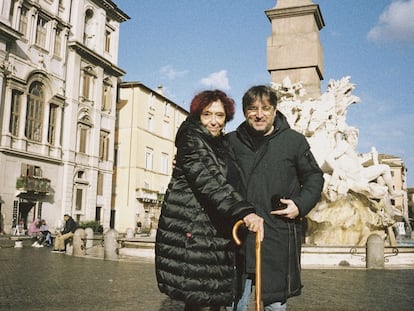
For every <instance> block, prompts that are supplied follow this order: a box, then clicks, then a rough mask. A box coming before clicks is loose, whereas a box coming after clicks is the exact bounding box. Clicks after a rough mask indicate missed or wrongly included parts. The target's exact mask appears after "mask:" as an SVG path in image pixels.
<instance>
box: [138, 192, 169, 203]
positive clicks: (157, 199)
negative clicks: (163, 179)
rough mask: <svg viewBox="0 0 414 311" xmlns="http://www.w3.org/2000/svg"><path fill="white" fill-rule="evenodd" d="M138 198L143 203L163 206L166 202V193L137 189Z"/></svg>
mask: <svg viewBox="0 0 414 311" xmlns="http://www.w3.org/2000/svg"><path fill="white" fill-rule="evenodd" d="M135 191H136V198H137V199H138V201H140V202H142V203H150V204H158V205H161V203H162V201H163V200H164V193H159V192H158V191H155V190H149V189H144V188H139V189H136V190H135Z"/></svg>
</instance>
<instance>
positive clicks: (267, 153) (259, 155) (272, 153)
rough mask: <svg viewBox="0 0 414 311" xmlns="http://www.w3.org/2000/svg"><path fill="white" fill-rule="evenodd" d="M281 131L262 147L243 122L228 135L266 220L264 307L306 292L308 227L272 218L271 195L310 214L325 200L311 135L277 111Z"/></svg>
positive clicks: (251, 251)
mask: <svg viewBox="0 0 414 311" xmlns="http://www.w3.org/2000/svg"><path fill="white" fill-rule="evenodd" d="M274 127H275V131H274V132H273V133H272V134H270V135H269V136H267V137H266V139H265V140H264V141H263V143H262V144H260V145H259V146H258V147H256V146H255V144H254V143H253V141H252V137H251V134H249V133H248V129H247V124H246V123H245V122H244V123H242V124H241V125H240V126H239V128H238V129H237V131H236V132H232V133H230V134H229V135H227V137H228V140H229V142H230V145H231V146H232V148H233V149H234V152H235V154H237V162H238V165H239V166H240V168H241V169H242V172H243V177H244V178H243V180H244V181H245V185H244V188H245V189H246V191H245V193H243V192H242V194H243V195H245V198H246V199H247V200H248V201H249V202H252V203H253V204H254V205H255V207H256V210H257V214H258V215H260V216H262V217H263V218H264V220H265V227H264V241H263V243H262V299H263V303H264V305H268V304H270V303H273V302H277V301H278V302H284V301H286V299H287V298H289V297H291V296H295V295H299V294H300V293H301V288H302V284H301V279H300V254H301V238H302V224H301V219H300V217H298V218H297V219H296V220H290V221H289V220H286V219H284V218H282V217H278V216H274V215H271V214H270V212H271V210H272V209H271V197H272V196H273V195H274V194H280V195H282V196H285V197H287V198H290V199H292V200H293V201H294V202H295V204H296V205H297V206H298V208H299V210H300V216H301V217H303V216H305V215H306V214H307V213H308V212H309V211H310V210H311V209H312V208H313V207H314V205H315V204H316V203H317V202H318V200H319V199H320V195H321V191H322V187H323V182H324V180H323V175H322V171H321V170H320V168H319V166H318V164H317V162H316V161H315V159H314V157H313V155H312V153H311V152H310V147H309V144H308V143H307V141H306V139H305V137H304V136H303V135H301V134H299V133H298V132H296V131H294V130H292V129H290V127H289V124H288V123H287V121H286V118H285V116H283V114H281V113H279V112H277V115H276V118H275V123H274ZM254 243H255V241H254V234H249V236H248V239H247V241H245V242H244V245H245V247H246V249H245V252H246V253H245V260H244V261H243V260H242V262H244V264H245V266H244V267H241V268H240V270H241V271H247V272H249V273H254V272H255V247H254Z"/></svg>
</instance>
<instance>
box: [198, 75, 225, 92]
mask: <svg viewBox="0 0 414 311" xmlns="http://www.w3.org/2000/svg"><path fill="white" fill-rule="evenodd" d="M200 82H201V84H203V85H205V86H207V87H210V88H218V89H221V90H223V91H226V90H229V89H230V84H229V79H228V78H227V70H220V71H218V72H213V73H212V74H210V75H209V76H208V77H207V78H203V79H201V81H200Z"/></svg>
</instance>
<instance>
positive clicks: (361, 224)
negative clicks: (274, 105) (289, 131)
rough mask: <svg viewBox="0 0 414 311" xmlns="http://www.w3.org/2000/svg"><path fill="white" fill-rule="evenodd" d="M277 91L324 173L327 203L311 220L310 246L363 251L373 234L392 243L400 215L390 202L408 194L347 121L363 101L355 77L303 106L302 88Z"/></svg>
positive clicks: (276, 86) (283, 86)
mask: <svg viewBox="0 0 414 311" xmlns="http://www.w3.org/2000/svg"><path fill="white" fill-rule="evenodd" d="M272 87H273V88H274V89H275V90H276V91H277V93H278V96H279V98H280V102H279V104H278V109H279V110H280V111H281V112H282V113H283V114H285V116H286V117H287V119H288V122H289V124H290V126H291V127H292V128H294V129H295V130H297V131H299V132H301V133H302V134H304V135H305V136H306V137H307V139H308V141H309V144H310V146H311V149H312V152H313V154H314V155H315V158H316V160H317V162H318V164H319V165H320V167H321V168H322V170H323V172H324V178H325V186H324V190H323V195H322V199H321V200H320V202H319V203H318V204H317V206H316V207H315V208H314V209H313V210H312V211H311V212H310V213H309V215H308V216H307V225H308V228H307V233H306V243H309V244H314V245H364V244H365V243H366V241H367V239H368V236H369V235H370V234H372V233H378V234H381V235H382V236H383V237H384V238H386V237H387V236H388V237H389V238H390V241H391V238H392V237H390V236H389V235H390V234H392V230H390V228H391V227H392V226H393V225H394V223H395V221H394V216H395V215H396V210H395V209H393V206H392V204H391V199H393V198H396V197H398V196H403V195H404V193H403V192H402V191H395V189H394V185H393V180H392V176H391V169H390V167H389V166H388V165H386V164H380V163H379V161H378V153H377V151H376V148H375V147H372V148H371V151H370V152H369V153H366V154H359V153H358V152H357V149H356V148H357V144H358V136H359V131H358V129H357V128H355V127H352V126H349V125H348V124H347V121H346V114H347V110H348V108H349V107H350V106H351V105H352V104H356V103H358V102H359V101H360V99H359V98H358V97H356V96H354V95H352V91H353V90H354V88H355V85H354V84H352V83H350V77H349V76H347V77H344V78H342V79H341V80H331V81H329V83H328V88H327V91H326V92H325V93H323V94H322V95H321V96H320V97H319V98H316V99H307V100H304V101H302V100H301V97H302V96H303V94H305V90H303V88H302V84H301V83H300V82H297V83H292V82H291V81H290V80H289V78H285V79H284V81H283V83H282V84H276V83H273V84H272ZM367 161H369V162H368V163H372V164H371V165H366V164H365V163H367ZM364 164H365V165H364Z"/></svg>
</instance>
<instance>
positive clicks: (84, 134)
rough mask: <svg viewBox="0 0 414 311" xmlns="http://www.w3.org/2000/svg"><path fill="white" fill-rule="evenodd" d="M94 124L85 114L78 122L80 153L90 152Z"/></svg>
mask: <svg viewBox="0 0 414 311" xmlns="http://www.w3.org/2000/svg"><path fill="white" fill-rule="evenodd" d="M92 125H93V124H92V122H91V120H90V118H89V116H88V115H87V114H85V115H84V116H83V117H82V118H81V119H80V120H79V121H78V133H77V135H78V137H77V138H78V145H77V150H78V152H80V153H87V152H88V143H89V132H90V129H91V127H92Z"/></svg>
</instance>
